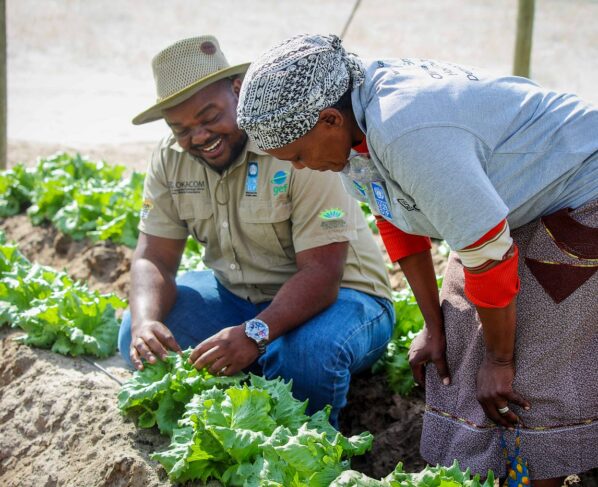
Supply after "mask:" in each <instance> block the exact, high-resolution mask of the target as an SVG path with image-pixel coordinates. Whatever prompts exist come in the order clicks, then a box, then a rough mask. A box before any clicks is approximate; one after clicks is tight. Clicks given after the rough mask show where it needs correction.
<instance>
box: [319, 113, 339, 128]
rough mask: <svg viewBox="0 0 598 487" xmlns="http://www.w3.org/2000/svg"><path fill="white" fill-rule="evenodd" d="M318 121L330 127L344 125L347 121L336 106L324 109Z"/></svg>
mask: <svg viewBox="0 0 598 487" xmlns="http://www.w3.org/2000/svg"><path fill="white" fill-rule="evenodd" d="M318 122H319V123H321V124H324V125H326V126H328V127H330V128H332V127H342V126H343V124H344V123H345V117H344V116H343V114H342V113H341V112H340V111H339V110H337V109H336V108H324V110H322V111H321V112H320V116H319V117H318Z"/></svg>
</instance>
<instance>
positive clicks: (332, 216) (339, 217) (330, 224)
mask: <svg viewBox="0 0 598 487" xmlns="http://www.w3.org/2000/svg"><path fill="white" fill-rule="evenodd" d="M318 216H319V217H320V218H321V219H322V221H321V222H320V226H321V227H322V228H325V229H326V230H341V229H343V228H344V227H346V226H347V222H346V221H345V220H344V218H343V217H344V216H345V212H344V210H341V209H340V208H328V209H327V210H324V211H322V212H321V213H320V214H319V215H318Z"/></svg>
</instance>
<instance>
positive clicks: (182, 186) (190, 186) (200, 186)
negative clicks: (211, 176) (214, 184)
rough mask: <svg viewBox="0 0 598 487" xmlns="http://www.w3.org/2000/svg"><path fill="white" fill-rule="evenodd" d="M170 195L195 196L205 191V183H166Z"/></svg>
mask: <svg viewBox="0 0 598 487" xmlns="http://www.w3.org/2000/svg"><path fill="white" fill-rule="evenodd" d="M168 189H170V194H196V193H201V192H202V191H205V189H206V182H205V181H168Z"/></svg>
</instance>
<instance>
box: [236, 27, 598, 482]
mask: <svg viewBox="0 0 598 487" xmlns="http://www.w3.org/2000/svg"><path fill="white" fill-rule="evenodd" d="M238 123H239V126H240V127H241V128H243V129H245V130H246V131H247V133H248V134H249V136H250V137H251V138H253V139H254V140H255V142H256V143H257V145H258V147H259V148H261V149H262V150H265V151H266V152H268V153H270V154H271V155H273V156H275V157H277V158H279V159H283V160H289V161H291V163H292V164H293V165H294V166H295V167H308V168H311V169H316V170H332V171H339V172H340V171H342V177H343V179H344V182H345V187H346V188H347V190H349V191H350V192H351V193H352V194H354V195H355V196H356V197H358V198H360V199H362V200H367V201H369V203H370V205H371V206H372V209H373V210H374V211H376V212H377V213H378V214H379V216H378V221H379V227H380V231H381V234H382V237H383V240H384V242H385V245H386V247H387V250H388V252H389V255H390V256H391V258H392V260H393V261H398V262H399V264H400V265H401V268H402V270H403V271H404V273H405V275H406V277H407V279H408V281H409V284H410V285H411V287H412V288H413V291H414V293H415V296H416V298H417V301H418V304H419V306H420V308H421V310H422V313H423V315H424V318H425V322H426V324H425V327H424V330H423V332H422V333H421V334H420V335H419V336H418V337H417V339H416V340H415V341H414V343H413V346H412V349H411V351H410V362H411V366H412V369H413V373H414V375H415V377H416V379H417V380H418V382H420V383H422V382H423V381H424V380H425V384H426V405H427V407H426V413H425V417H424V429H423V433H422V443H421V452H422V455H423V456H424V458H426V460H427V461H429V462H430V463H443V464H450V463H452V460H453V459H454V458H457V459H459V461H460V462H462V465H464V466H466V467H470V468H471V469H472V470H473V471H475V472H477V473H481V474H482V475H483V474H485V472H486V471H487V469H492V470H494V471H495V472H496V473H498V474H499V475H501V474H502V475H504V473H505V472H504V465H503V461H504V460H503V457H502V450H501V447H500V442H499V440H498V436H499V435H497V430H499V427H506V428H509V429H511V430H512V429H513V428H514V426H515V425H518V428H520V429H521V451H522V455H523V456H524V457H525V458H526V459H527V461H528V465H529V470H530V476H531V478H532V479H533V480H534V485H541V486H544V485H547V486H548V485H560V482H561V481H562V478H563V477H564V476H566V475H569V474H572V473H577V472H581V471H585V470H588V469H591V468H594V467H596V466H598V448H596V445H598V387H597V385H596V384H597V379H598V373H597V366H596V358H595V357H596V356H598V334H597V323H598V292H597V289H598V286H597V284H598V274H597V273H596V270H597V269H598V228H597V227H598V111H597V110H596V109H594V108H592V107H590V106H589V105H587V104H584V103H583V102H582V101H581V100H580V99H578V98H577V97H575V96H573V95H567V94H558V93H554V92H551V91H548V90H545V89H542V88H541V87H539V86H538V85H536V84H535V83H533V82H531V81H529V80H527V79H524V78H518V77H503V78H495V77H491V76H489V75H487V74H485V73H484V72H482V71H479V70H477V69H473V68H468V67H463V66H459V65H456V64H451V63H442V62H437V61H432V60H424V59H400V60H377V61H374V62H372V63H370V64H368V65H367V66H364V64H363V62H362V61H361V60H360V59H359V58H357V57H355V56H353V55H350V54H347V53H346V52H345V50H344V49H343V47H342V45H341V42H340V40H339V39H338V38H337V37H335V36H330V37H325V36H318V35H301V36H296V37H293V38H291V39H288V40H286V41H284V42H282V43H281V44H279V45H277V46H275V47H274V48H272V49H271V50H270V51H268V52H266V53H265V54H263V55H262V56H261V57H260V58H259V59H258V60H257V61H256V62H254V63H253V64H252V66H251V67H250V69H249V71H248V73H247V75H246V77H245V81H244V83H243V87H242V91H241V95H240V101H239V107H238ZM352 149H353V151H352ZM350 155H352V156H353V157H351V159H349V156H350ZM571 209H573V210H571ZM428 237H434V238H443V239H445V240H446V241H447V242H448V244H449V245H450V246H451V248H452V249H453V250H456V252H453V254H452V256H451V258H450V263H449V267H448V269H447V272H446V276H445V280H444V285H443V290H442V293H441V296H440V301H441V302H442V305H441V304H440V302H439V298H438V294H437V291H436V286H435V280H434V269H433V266H432V261H431V256H430V250H429V249H430V242H429V238H428ZM518 294H519V295H518ZM517 295H518V296H517ZM480 325H481V326H480ZM426 369H427V372H430V370H431V369H436V372H437V373H435V374H434V373H426V374H425V379H424V372H425V371H426ZM513 435H514V433H508V434H507V439H508V440H511V441H513Z"/></svg>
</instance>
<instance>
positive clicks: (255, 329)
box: [245, 318, 270, 355]
mask: <svg viewBox="0 0 598 487" xmlns="http://www.w3.org/2000/svg"><path fill="white" fill-rule="evenodd" d="M245 335H247V337H248V338H251V339H252V340H253V341H254V342H255V344H256V345H257V349H258V351H259V352H260V355H263V354H264V353H266V345H267V344H268V338H269V336H270V329H269V328H268V325H266V323H264V322H263V321H262V320H258V319H257V318H254V319H252V320H248V321H246V322H245Z"/></svg>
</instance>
